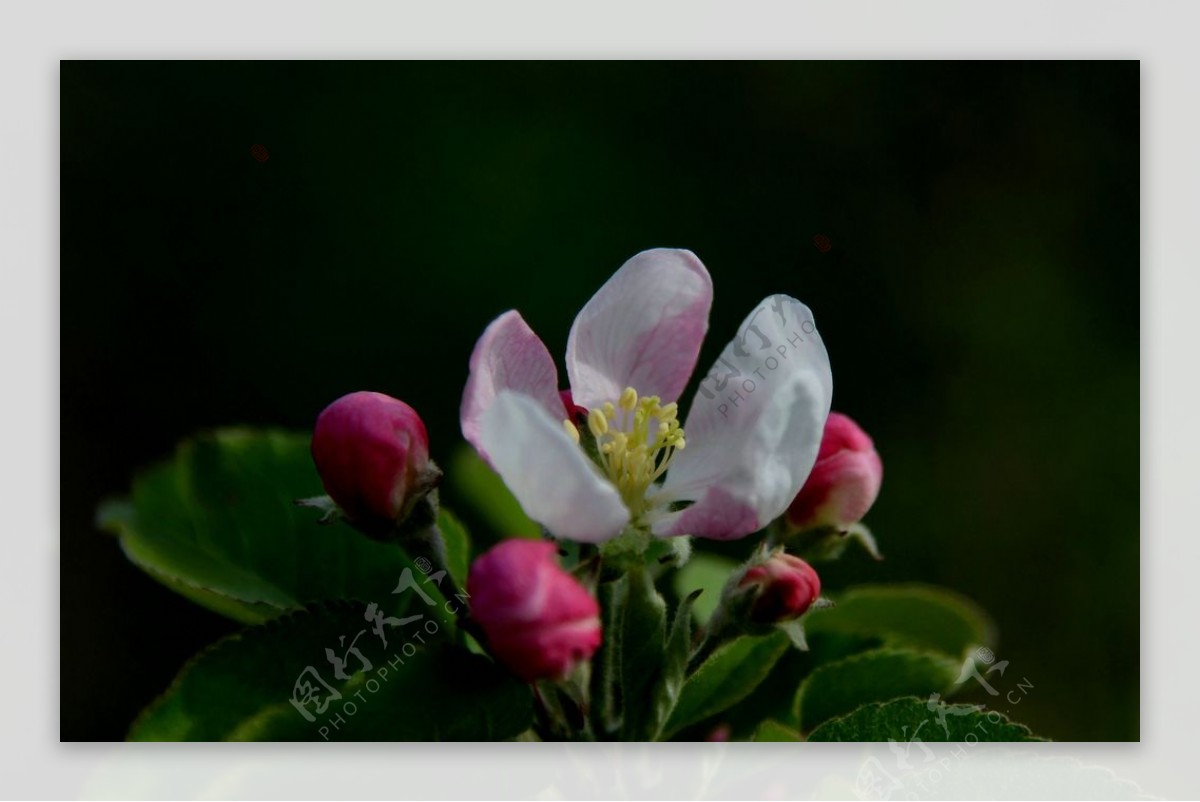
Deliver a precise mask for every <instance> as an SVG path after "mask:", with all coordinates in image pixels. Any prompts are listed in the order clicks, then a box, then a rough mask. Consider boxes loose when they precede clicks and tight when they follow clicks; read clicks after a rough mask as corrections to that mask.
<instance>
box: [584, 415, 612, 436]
mask: <svg viewBox="0 0 1200 802" xmlns="http://www.w3.org/2000/svg"><path fill="white" fill-rule="evenodd" d="M588 428H589V429H591V430H592V434H593V435H595V436H596V437H600V436H602V435H603V434H604V433H605V432H607V431H608V418H606V417H604V413H603V412H601V411H600V410H598V409H593V410H592V411H591V412H589V413H588Z"/></svg>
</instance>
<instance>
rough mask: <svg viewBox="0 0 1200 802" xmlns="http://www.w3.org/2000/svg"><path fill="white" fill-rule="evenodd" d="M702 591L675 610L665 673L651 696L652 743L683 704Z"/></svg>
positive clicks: (692, 593)
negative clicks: (681, 695) (696, 609)
mask: <svg viewBox="0 0 1200 802" xmlns="http://www.w3.org/2000/svg"><path fill="white" fill-rule="evenodd" d="M701 592H702V591H699V590H694V591H692V592H691V594H690V595H689V596H688V597H687V598H685V599H684V600H683V601H681V602H680V603H679V607H677V608H676V610H675V620H674V621H672V622H671V633H670V634H669V635H668V636H667V648H666V651H665V653H664V654H663V658H662V660H663V663H662V672H661V674H660V675H659V679H658V684H657V686H656V687H655V689H654V693H653V694H652V696H651V699H652V703H651V706H652V708H653V719H652V725H651V727H650V729H649V734H650V739H651V740H656V739H657V738H658V737H659V736H660V735H661V734H662V729H663V727H664V726H666V723H667V719H668V718H670V716H671V711H673V710H674V709H675V705H676V704H678V703H679V693H680V691H682V690H683V683H684V680H685V679H686V678H687V664H688V660H689V659H691V656H692V606H693V605H694V604H695V603H696V598H697V597H698V596H700V594H701Z"/></svg>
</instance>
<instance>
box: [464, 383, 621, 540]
mask: <svg viewBox="0 0 1200 802" xmlns="http://www.w3.org/2000/svg"><path fill="white" fill-rule="evenodd" d="M480 440H481V442H482V444H483V449H484V450H485V451H486V453H487V454H489V455H490V456H491V461H492V466H493V467H494V468H495V469H496V472H497V473H499V474H500V478H501V479H503V480H504V484H506V485H507V486H508V489H509V490H511V491H512V493H513V495H514V496H516V497H517V501H519V502H520V503H521V507H522V508H523V509H524V510H525V514H526V515H528V516H529V517H530V518H532V519H533V520H535V521H537V522H538V523H540V524H541V525H542V526H544V527H546V528H547V529H548V530H550V532H551V534H554V535H557V536H559V537H565V538H569V539H571V540H577V541H580V542H583V543H601V542H603V541H605V540H610V539H612V538H614V537H616V536H617V535H619V534H620V533H621V530H623V529H624V528H625V524H627V523H628V522H629V510H628V509H626V507H625V504H624V503H623V502H622V501H621V497H620V495H619V494H618V493H617V491H616V488H614V487H613V485H612V483H611V482H609V481H608V480H607V479H605V478H604V477H602V476H601V475H600V473H599V471H598V470H597V469H596V468H595V466H593V465H592V463H591V462H590V461H589V460H588V458H587V456H586V455H585V454H584V453H583V449H581V448H580V447H579V445H578V444H577V443H576V442H575V441H574V440H572V439H571V438H570V437H569V436H567V433H566V431H565V430H564V429H563V425H562V419H561V418H559V419H557V420H556V419H555V418H553V417H551V416H550V415H549V414H548V413H547V412H546V411H545V410H544V409H543V408H542V407H541V405H540V404H539V403H538V402H537V401H535V400H534V399H532V398H530V397H528V396H525V395H520V394H518V393H514V392H512V391H509V390H504V391H502V392H501V393H500V394H499V395H497V396H496V398H495V399H494V400H493V401H492V403H491V405H490V406H489V407H488V409H487V411H486V412H484V415H483V421H482V426H481V429H480Z"/></svg>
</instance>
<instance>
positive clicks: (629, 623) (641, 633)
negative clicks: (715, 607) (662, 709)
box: [619, 567, 667, 741]
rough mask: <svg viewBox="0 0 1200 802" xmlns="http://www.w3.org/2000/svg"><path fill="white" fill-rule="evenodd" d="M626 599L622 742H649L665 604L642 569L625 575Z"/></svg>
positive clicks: (622, 634) (622, 632)
mask: <svg viewBox="0 0 1200 802" xmlns="http://www.w3.org/2000/svg"><path fill="white" fill-rule="evenodd" d="M625 578H626V580H627V583H628V584H627V585H626V597H625V602H624V604H623V605H622V606H621V628H620V638H621V646H620V649H619V652H620V660H621V688H620V691H621V699H622V707H621V710H622V724H621V734H622V736H623V738H624V740H627V741H640V740H645V739H647V738H649V737H650V736H651V735H652V734H653V731H654V730H657V727H656V726H655V724H654V705H652V704H649V703H648V702H649V701H650V694H651V692H652V690H653V689H654V687H655V685H656V684H657V682H658V679H659V676H660V672H661V671H662V660H663V645H664V644H663V641H664V638H665V631H666V627H667V604H666V602H665V601H663V597H662V596H661V595H660V594H659V592H658V590H657V589H656V588H655V587H654V580H653V579H651V577H650V574H649V572H648V571H646V570H645V569H644V568H641V567H638V568H634V569H633V570H632V571H630V572H629V573H628V574H627V575H626V577H625Z"/></svg>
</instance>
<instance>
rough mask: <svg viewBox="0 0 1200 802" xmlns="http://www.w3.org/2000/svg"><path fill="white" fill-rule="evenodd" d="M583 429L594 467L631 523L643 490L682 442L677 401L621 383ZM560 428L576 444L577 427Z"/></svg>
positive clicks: (642, 508)
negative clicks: (592, 449) (610, 486)
mask: <svg viewBox="0 0 1200 802" xmlns="http://www.w3.org/2000/svg"><path fill="white" fill-rule="evenodd" d="M587 425H588V430H589V431H590V432H591V433H592V436H593V437H594V438H595V440H596V451H597V454H596V460H597V462H598V463H599V465H600V469H601V470H602V471H604V473H605V475H607V476H608V478H609V480H610V481H611V482H612V483H613V484H614V485H616V487H617V491H618V492H619V493H620V494H621V500H622V501H624V502H625V506H626V507H628V508H629V512H630V514H631V516H632V517H633V519H634V520H635V521H636V520H637V519H638V518H639V516H640V515H641V514H642V513H643V512H644V511H645V508H646V491H647V490H649V488H650V485H652V484H654V482H655V481H657V480H658V479H659V478H660V477H661V476H662V475H663V474H664V473H666V471H667V466H668V465H670V463H671V459H672V458H673V457H674V456H675V452H676V451H682V450H683V449H684V447H685V446H686V445H687V441H686V440H685V439H684V437H683V427H681V426H680V425H679V405H678V404H676V403H675V402H673V401H672V402H671V403H670V404H663V403H662V399H660V398H659V397H658V396H656V395H647V396H642V397H640V398H639V397H638V394H637V391H636V390H634V389H633V388H632V387H626V388H625V391H624V392H623V393H621V397H620V399H619V400H618V401H617V403H616V404H615V405H614V404H613V403H612V402H611V401H606V402H605V403H604V406H602V407H600V408H599V409H592V410H591V411H589V412H588V418H587ZM563 426H564V428H566V430H567V433H568V434H570V435H571V436H572V437H573V438H574V439H575V441H576V442H578V441H579V431H578V429H576V428H575V425H574V424H573V423H572V422H571V421H569V420H567V421H563Z"/></svg>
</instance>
